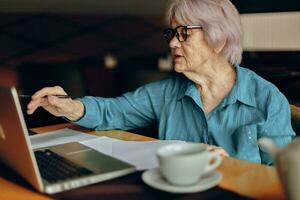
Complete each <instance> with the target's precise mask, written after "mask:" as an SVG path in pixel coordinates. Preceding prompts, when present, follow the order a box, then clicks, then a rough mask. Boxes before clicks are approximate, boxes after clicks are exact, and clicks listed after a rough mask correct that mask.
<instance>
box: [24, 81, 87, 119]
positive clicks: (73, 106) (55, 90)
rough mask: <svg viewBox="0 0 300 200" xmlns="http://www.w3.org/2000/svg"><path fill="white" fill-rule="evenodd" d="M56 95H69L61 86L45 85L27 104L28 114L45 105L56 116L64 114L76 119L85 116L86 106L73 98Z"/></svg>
mask: <svg viewBox="0 0 300 200" xmlns="http://www.w3.org/2000/svg"><path fill="white" fill-rule="evenodd" d="M55 95H67V93H66V92H65V91H64V90H63V88H61V87H60V86H54V87H45V88H42V89H41V90H39V91H37V92H36V93H35V94H33V95H32V97H31V101H30V102H29V103H28V105H27V114H29V115H31V114H33V113H34V112H35V110H36V109H37V108H38V107H43V108H44V109H45V110H47V111H48V112H49V113H51V114H52V115H54V116H57V117H59V116H63V117H66V118H68V119H69V120H72V121H75V120H77V119H79V118H80V117H82V116H83V114H84V106H83V104H82V103H81V102H80V101H77V100H72V99H71V98H59V97H56V96H55Z"/></svg>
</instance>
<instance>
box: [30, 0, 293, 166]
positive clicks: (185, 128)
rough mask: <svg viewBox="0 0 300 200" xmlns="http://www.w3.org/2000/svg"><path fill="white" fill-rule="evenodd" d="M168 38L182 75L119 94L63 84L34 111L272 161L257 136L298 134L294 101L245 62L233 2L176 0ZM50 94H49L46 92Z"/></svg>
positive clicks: (39, 98)
mask: <svg viewBox="0 0 300 200" xmlns="http://www.w3.org/2000/svg"><path fill="white" fill-rule="evenodd" d="M166 20H167V24H168V26H169V27H170V28H168V29H166V30H165V32H164V36H165V38H166V39H167V41H168V43H169V47H170V49H171V53H172V55H173V58H174V69H175V71H176V72H178V74H176V75H173V76H171V77H170V78H168V79H166V80H162V81H158V82H153V83H150V84H147V85H145V86H142V87H140V88H138V89H137V90H136V91H134V92H130V93H126V94H124V95H122V96H120V97H117V98H101V97H90V96H88V97H84V98H82V99H79V100H72V99H61V98H58V97H56V96H54V95H59V94H66V93H65V91H64V90H63V89H62V88H61V87H58V86H56V87H47V88H43V89H41V90H40V91H38V92H36V93H35V94H34V95H33V96H32V100H31V102H30V103H29V104H28V114H32V113H33V112H34V111H35V110H36V109H37V108H38V107H39V106H42V107H44V108H45V109H46V110H47V111H49V112H50V113H52V114H53V115H55V116H64V117H66V118H67V119H69V120H71V121H73V122H74V123H76V124H79V125H82V126H85V127H88V128H92V129H96V130H108V129H124V130H130V129H135V128H138V127H144V126H148V125H150V124H151V123H153V121H157V122H158V125H159V139H167V140H184V141H192V142H199V143H205V144H207V147H208V148H209V149H212V150H216V149H217V150H220V149H221V150H222V151H221V152H223V154H225V155H226V154H227V153H228V154H229V155H230V156H233V157H236V158H239V159H243V160H248V161H252V162H256V163H265V164H271V163H272V160H271V158H270V156H269V155H268V154H267V153H266V152H264V151H263V150H261V149H260V148H259V146H258V144H257V140H258V139H259V138H261V137H270V138H272V139H273V140H274V141H275V143H276V144H277V145H279V146H283V145H286V144H288V143H289V142H290V141H291V140H292V137H293V136H294V135H295V133H294V131H293V129H292V127H291V119H290V109H289V103H288V101H287V99H286V98H285V97H284V95H283V94H282V93H281V92H280V91H279V90H278V89H277V88H276V87H275V86H274V85H273V84H272V83H270V82H268V81H266V80H264V79H263V78H261V77H260V76H258V75H257V74H255V73H254V72H252V71H251V70H248V69H246V68H242V67H240V66H239V63H240V62H241V54H242V47H241V41H242V31H241V23H240V18H239V14H238V12H237V10H236V9H235V7H234V6H233V5H232V4H231V2H230V1H229V0H172V1H171V2H170V4H169V6H168V10H167V14H166ZM45 97H46V98H45Z"/></svg>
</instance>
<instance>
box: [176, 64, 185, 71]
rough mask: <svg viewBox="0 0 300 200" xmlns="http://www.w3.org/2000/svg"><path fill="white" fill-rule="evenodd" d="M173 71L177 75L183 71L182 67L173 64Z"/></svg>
mask: <svg viewBox="0 0 300 200" xmlns="http://www.w3.org/2000/svg"><path fill="white" fill-rule="evenodd" d="M174 70H175V72H177V73H182V72H183V71H184V67H183V66H180V65H178V64H175V66H174Z"/></svg>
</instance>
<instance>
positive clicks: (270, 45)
mask: <svg viewBox="0 0 300 200" xmlns="http://www.w3.org/2000/svg"><path fill="white" fill-rule="evenodd" d="M232 3H233V4H234V5H235V6H236V7H237V9H238V10H239V12H240V13H241V18H242V24H243V29H244V41H243V45H244V54H243V61H242V66H244V67H247V68H250V69H252V70H254V71H255V72H256V73H258V74H260V75H261V76H263V77H264V78H265V79H267V80H269V81H271V82H273V83H274V84H275V85H277V86H278V87H279V89H280V90H281V91H282V92H283V93H284V94H285V95H286V96H287V98H288V100H289V101H290V103H291V104H296V105H300V1H299V0H284V1H283V0H273V1H270V0H242V1H241V0H232ZM166 4H167V1H166V0H152V1H149V0H72V1H70V0H64V1H62V0H43V1H41V0H0V85H9V86H12V85H14V86H15V87H17V89H18V91H19V93H20V94H32V93H33V92H34V91H36V90H38V89H40V88H42V87H44V86H54V85H61V86H62V87H63V88H65V90H66V92H67V93H68V94H70V95H71V96H72V97H75V98H76V97H81V96H84V95H96V96H103V97H114V96H118V95H120V94H122V93H124V92H127V91H132V90H134V89H135V88H137V87H138V86H141V85H143V84H145V83H148V82H151V81H154V80H159V79H163V78H165V77H166V76H168V75H169V74H170V73H172V60H171V58H170V56H169V49H168V45H167V43H166V42H165V41H164V39H163V36H162V30H163V29H164V28H165V24H164V12H165V7H166ZM21 101H22V103H23V104H24V105H25V104H26V103H27V102H28V99H21ZM0 109H1V108H0ZM25 118H26V121H27V124H28V126H29V127H38V126H44V125H49V124H55V123H61V122H65V121H64V120H61V119H59V118H54V117H51V116H50V115H48V114H47V113H46V112H44V111H43V110H42V109H39V110H38V112H37V113H36V114H35V115H33V116H27V115H26V116H25ZM135 132H139V133H144V134H148V133H149V134H152V136H153V133H154V134H155V133H157V129H156V125H155V124H153V126H151V127H148V128H145V129H141V130H135Z"/></svg>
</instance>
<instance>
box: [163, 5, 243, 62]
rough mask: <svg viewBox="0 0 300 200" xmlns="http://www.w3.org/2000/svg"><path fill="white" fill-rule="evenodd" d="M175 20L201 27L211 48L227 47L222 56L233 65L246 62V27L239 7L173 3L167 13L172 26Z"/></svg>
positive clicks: (182, 23) (167, 20)
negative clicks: (243, 28) (244, 45)
mask: <svg viewBox="0 0 300 200" xmlns="http://www.w3.org/2000/svg"><path fill="white" fill-rule="evenodd" d="M173 19H175V20H176V21H177V22H178V23H180V24H181V25H201V26H203V30H204V33H205V39H206V41H207V42H208V44H209V45H210V46H211V47H216V46H217V45H218V44H219V43H220V42H222V41H224V40H225V41H226V44H225V46H224V48H223V49H222V51H221V52H220V53H221V55H223V56H224V57H225V58H226V59H227V60H228V61H229V62H230V63H231V64H233V65H235V64H240V62H241V60H242V52H243V50H242V26H241V21H240V16H239V13H238V11H237V9H236V8H235V6H234V5H233V4H232V3H231V2H230V1H229V0H171V1H170V2H169V5H168V8H167V12H166V22H167V25H168V26H170V25H171V23H172V20H173Z"/></svg>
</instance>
